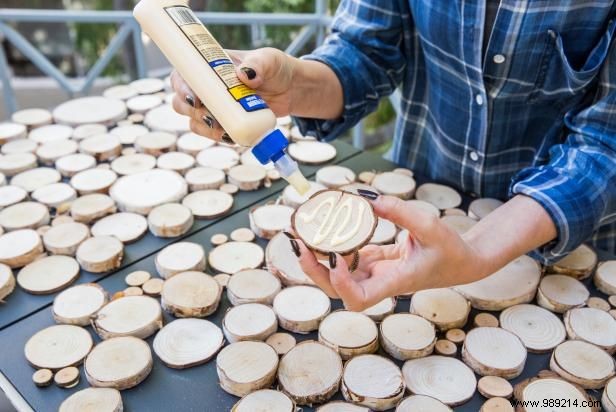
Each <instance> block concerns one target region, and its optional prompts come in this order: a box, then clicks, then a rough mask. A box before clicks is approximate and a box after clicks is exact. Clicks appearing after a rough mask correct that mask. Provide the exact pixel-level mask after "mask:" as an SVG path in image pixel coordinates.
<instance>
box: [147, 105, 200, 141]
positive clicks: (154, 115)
mask: <svg viewBox="0 0 616 412" xmlns="http://www.w3.org/2000/svg"><path fill="white" fill-rule="evenodd" d="M143 123H144V124H145V125H146V126H147V127H149V128H150V129H151V130H154V131H156V132H166V133H173V134H175V135H178V134H184V133H186V132H189V131H190V118H189V117H187V116H183V115H181V114H179V113H176V112H175V110H173V108H172V107H171V105H170V104H162V105H160V106H158V107H156V108H154V109H152V110H150V111H149V112H148V113H147V114H146V115H145V119H144V120H143Z"/></svg>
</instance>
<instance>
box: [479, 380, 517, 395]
mask: <svg viewBox="0 0 616 412" xmlns="http://www.w3.org/2000/svg"><path fill="white" fill-rule="evenodd" d="M477 390H478V391H479V393H480V394H481V395H483V396H484V397H486V398H497V397H498V398H510V397H511V395H513V386H511V384H510V383H509V381H507V380H506V379H504V378H501V377H500V376H483V377H482V378H481V379H479V381H478V382H477Z"/></svg>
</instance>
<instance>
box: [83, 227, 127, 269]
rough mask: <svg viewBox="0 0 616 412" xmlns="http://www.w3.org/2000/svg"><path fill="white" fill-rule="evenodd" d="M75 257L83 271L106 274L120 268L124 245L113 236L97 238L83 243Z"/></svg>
mask: <svg viewBox="0 0 616 412" xmlns="http://www.w3.org/2000/svg"><path fill="white" fill-rule="evenodd" d="M75 256H76V257H77V261H78V262H79V264H80V265H81V268H82V269H84V270H87V271H88V272H92V273H104V272H108V271H110V270H113V269H117V268H119V267H120V265H121V264H122V258H123V257H124V245H123V244H122V242H120V241H119V240H118V239H116V238H115V237H113V236H95V237H91V238H88V239H86V240H85V241H84V242H82V243H81V244H80V245H79V247H78V248H77V252H76V253H75Z"/></svg>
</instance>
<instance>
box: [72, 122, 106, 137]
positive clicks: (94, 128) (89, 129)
mask: <svg viewBox="0 0 616 412" xmlns="http://www.w3.org/2000/svg"><path fill="white" fill-rule="evenodd" d="M104 133H107V126H105V125H104V124H98V123H86V124H81V125H79V126H77V127H75V128H74V129H73V136H72V138H73V140H76V141H80V140H83V139H85V138H87V137H92V136H96V135H99V134H104Z"/></svg>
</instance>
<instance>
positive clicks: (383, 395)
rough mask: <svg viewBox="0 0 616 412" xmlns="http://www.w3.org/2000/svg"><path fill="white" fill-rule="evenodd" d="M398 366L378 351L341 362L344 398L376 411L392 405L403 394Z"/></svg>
mask: <svg viewBox="0 0 616 412" xmlns="http://www.w3.org/2000/svg"><path fill="white" fill-rule="evenodd" d="M405 389H406V385H405V384H404V379H403V377H402V372H401V371H400V368H399V367H398V366H396V364H395V363H393V362H392V361H391V360H389V359H387V358H384V357H382V356H378V355H360V356H357V357H354V358H353V359H351V360H349V361H348V362H347V363H346V364H345V365H344V372H343V375H342V385H341V392H342V395H343V396H344V398H345V399H346V400H347V401H350V402H353V403H357V404H359V405H363V406H367V407H369V408H370V409H373V410H375V411H385V410H387V409H391V408H393V407H394V406H396V404H398V402H399V401H400V400H401V399H402V397H403V396H404V391H405Z"/></svg>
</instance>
